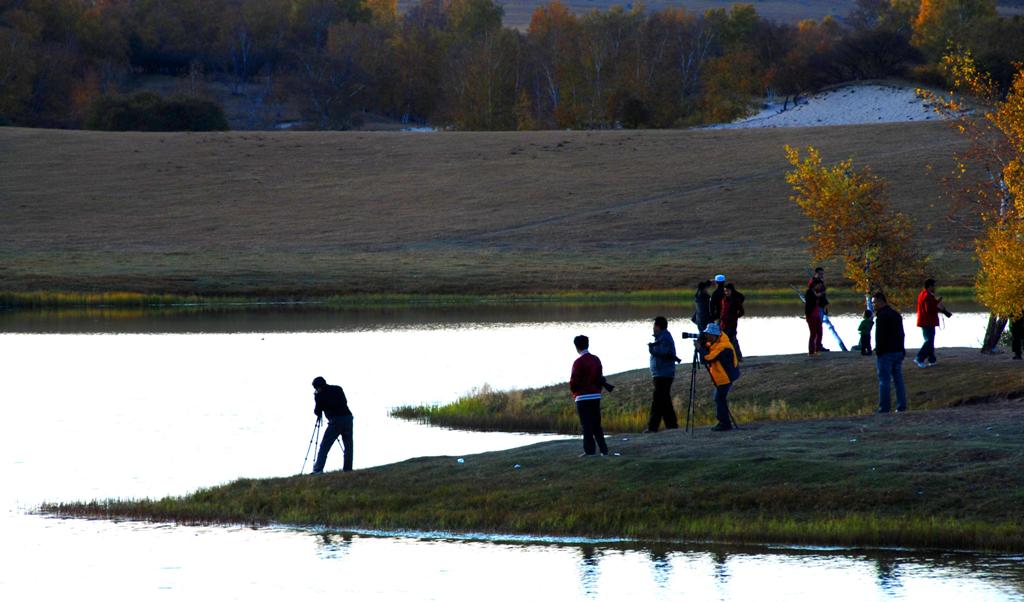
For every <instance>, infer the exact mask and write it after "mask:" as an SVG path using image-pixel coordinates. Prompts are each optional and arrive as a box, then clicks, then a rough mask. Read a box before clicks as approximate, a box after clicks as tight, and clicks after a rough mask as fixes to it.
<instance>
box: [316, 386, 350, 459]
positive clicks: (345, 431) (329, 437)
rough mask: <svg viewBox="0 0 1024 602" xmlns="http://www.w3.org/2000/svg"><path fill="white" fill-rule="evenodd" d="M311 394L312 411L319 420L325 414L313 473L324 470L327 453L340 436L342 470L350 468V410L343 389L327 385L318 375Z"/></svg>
mask: <svg viewBox="0 0 1024 602" xmlns="http://www.w3.org/2000/svg"><path fill="white" fill-rule="evenodd" d="M313 389H314V390H315V391H316V392H315V393H314V394H313V400H314V402H315V405H314V407H313V413H314V414H316V419H317V421H318V422H319V421H320V420H321V418H322V417H323V415H325V414H326V415H327V429H326V430H325V431H324V438H323V440H322V441H321V442H320V452H319V453H317V456H316V463H314V464H313V474H319V473H322V472H323V471H324V465H325V464H327V454H328V453H330V451H331V448H333V447H334V442H335V441H337V440H338V437H341V444H342V446H343V448H344V449H343V450H342V453H343V455H344V468H343V469H342V470H344V471H346V472H347V471H351V470H352V411H351V410H349V409H348V399H347V398H346V397H345V391H344V390H342V388H341V387H339V386H338V385H329V384H327V381H326V380H324V377H322V376H318V377H316V378H314V379H313Z"/></svg>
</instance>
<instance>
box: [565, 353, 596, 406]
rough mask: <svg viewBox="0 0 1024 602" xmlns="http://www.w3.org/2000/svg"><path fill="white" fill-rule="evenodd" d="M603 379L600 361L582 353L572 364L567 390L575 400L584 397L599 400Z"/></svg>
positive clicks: (594, 356)
mask: <svg viewBox="0 0 1024 602" xmlns="http://www.w3.org/2000/svg"><path fill="white" fill-rule="evenodd" d="M603 377H604V374H603V372H602V368H601V360H600V359H599V358H598V357H597V356H596V355H593V354H591V353H590V352H587V353H584V354H583V355H581V356H579V357H578V358H576V361H575V362H573V363H572V376H570V377H569V390H570V391H572V394H573V396H574V397H577V398H579V397H581V396H585V397H584V398H585V399H600V398H601V381H602V380H603Z"/></svg>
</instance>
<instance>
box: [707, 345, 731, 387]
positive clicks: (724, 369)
mask: <svg viewBox="0 0 1024 602" xmlns="http://www.w3.org/2000/svg"><path fill="white" fill-rule="evenodd" d="M704 361H705V362H707V364H708V372H709V373H711V381H712V382H714V383H715V386H716V387H717V386H721V385H727V384H729V383H731V382H732V381H733V379H732V378H730V377H729V374H730V373H733V374H735V373H737V372H738V369H739V360H737V359H736V350H735V349H734V348H733V346H732V341H730V340H729V335H727V334H725V333H724V332H723V333H722V334H721V336H719V337H718V340H717V341H715V342H714V343H711V344H709V345H707V350H706V351H705V352H704Z"/></svg>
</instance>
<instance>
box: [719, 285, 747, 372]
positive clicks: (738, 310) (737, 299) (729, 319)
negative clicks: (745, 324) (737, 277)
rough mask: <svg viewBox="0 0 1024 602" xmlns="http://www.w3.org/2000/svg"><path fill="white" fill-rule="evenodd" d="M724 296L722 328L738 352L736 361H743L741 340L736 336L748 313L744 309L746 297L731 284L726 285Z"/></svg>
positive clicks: (734, 349)
mask: <svg viewBox="0 0 1024 602" xmlns="http://www.w3.org/2000/svg"><path fill="white" fill-rule="evenodd" d="M723 293H724V294H723V295H722V314H721V318H720V320H721V326H722V332H724V333H725V334H727V335H729V342H731V343H732V348H733V351H735V352H736V361H739V362H742V361H743V351H742V350H741V349H740V339H739V337H738V336H737V335H736V329H737V328H738V327H739V322H740V318H742V317H743V315H744V314H745V313H746V311H745V310H744V309H743V302H744V301H745V300H746V297H744V296H743V293H741V292H739V291H738V290H736V287H735V286H734V285H733V283H731V282H727V283H726V284H725V290H724V291H723Z"/></svg>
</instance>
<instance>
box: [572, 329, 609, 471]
mask: <svg viewBox="0 0 1024 602" xmlns="http://www.w3.org/2000/svg"><path fill="white" fill-rule="evenodd" d="M572 342H573V345H575V346H576V353H577V354H579V357H577V358H576V361H575V362H573V364H572V375H571V376H570V377H569V391H571V392H572V395H573V399H574V401H575V402H576V413H577V414H578V415H579V417H580V428H581V429H582V430H583V453H582V454H580V457H581V458H582V457H585V456H593V455H596V454H597V450H601V455H602V456H607V455H608V445H607V444H606V443H605V441H604V430H602V429H601V388H602V386H604V383H605V380H604V371H603V368H602V366H601V360H600V358H598V357H597V356H596V355H593V354H592V353H590V339H588V338H587V337H586V336H584V335H582V334H581V335H579V336H578V337H576V338H575V339H573V340H572Z"/></svg>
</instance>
